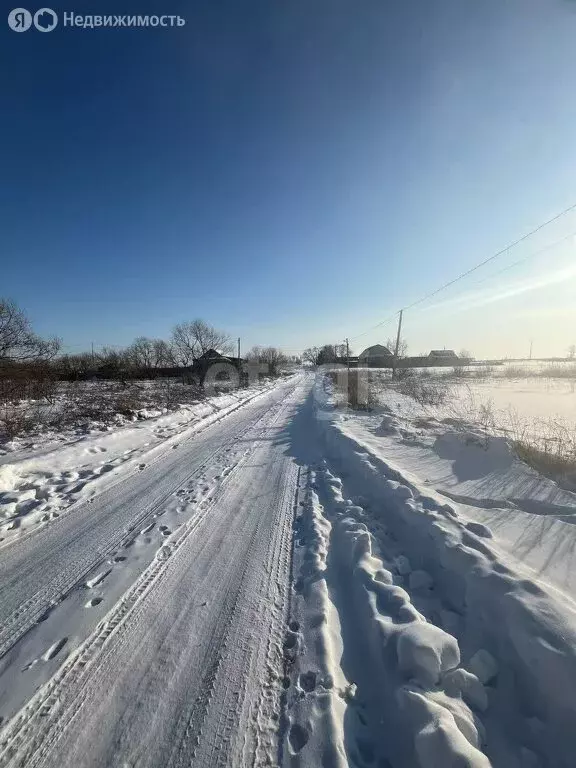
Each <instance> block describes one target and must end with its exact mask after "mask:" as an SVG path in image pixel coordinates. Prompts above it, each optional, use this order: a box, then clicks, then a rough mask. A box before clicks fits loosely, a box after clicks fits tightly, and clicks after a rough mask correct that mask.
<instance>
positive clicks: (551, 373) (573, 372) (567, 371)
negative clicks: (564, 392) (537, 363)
mask: <svg viewBox="0 0 576 768" xmlns="http://www.w3.org/2000/svg"><path fill="white" fill-rule="evenodd" d="M538 375H539V376H542V377H544V378H550V379H576V365H548V366H546V368H543V369H542V370H541V371H539V373H538Z"/></svg>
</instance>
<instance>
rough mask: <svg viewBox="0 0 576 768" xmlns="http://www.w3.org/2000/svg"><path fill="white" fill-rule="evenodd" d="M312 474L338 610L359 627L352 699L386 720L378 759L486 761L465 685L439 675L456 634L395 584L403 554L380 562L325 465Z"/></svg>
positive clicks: (446, 667)
mask: <svg viewBox="0 0 576 768" xmlns="http://www.w3.org/2000/svg"><path fill="white" fill-rule="evenodd" d="M318 475H319V476H318V485H319V487H320V488H321V491H319V492H320V496H321V498H322V499H323V500H324V499H326V502H325V509H324V513H325V515H326V516H327V517H328V518H329V519H330V522H331V526H332V528H331V534H330V554H329V571H330V570H331V571H333V572H334V575H333V576H332V581H331V583H332V584H334V585H339V586H335V587H334V588H336V589H340V597H339V613H340V616H341V618H342V617H344V618H342V620H343V621H345V622H348V623H349V624H350V626H353V627H354V628H355V631H356V632H359V633H361V634H362V636H363V638H364V644H363V647H364V648H365V649H366V650H367V654H366V655H364V654H362V655H360V653H359V652H358V651H357V652H356V658H355V659H354V660H353V661H352V662H350V665H351V669H355V670H356V672H357V674H358V676H359V677H358V681H359V687H358V691H357V695H356V696H355V699H356V698H357V699H358V701H359V702H361V701H362V700H363V699H364V698H366V697H370V696H374V697H375V699H376V701H375V702H374V705H375V706H374V709H375V711H379V715H380V717H381V719H382V722H384V723H385V724H386V725H385V732H386V738H385V745H381V748H382V749H383V750H385V755H386V759H389V760H390V761H391V762H392V763H393V764H397V765H406V766H420V768H429V767H431V766H436V765H437V766H443V767H444V768H445V767H446V766H454V768H456V766H468V767H469V768H485V767H486V766H489V765H490V763H489V761H488V759H487V758H486V757H485V756H484V755H483V754H482V752H481V748H482V743H483V733H484V729H483V726H482V723H481V722H480V720H479V717H478V715H477V714H476V713H473V712H472V710H471V709H470V708H469V706H468V704H467V703H466V702H465V701H464V699H463V697H462V696H461V694H462V689H463V688H466V685H465V684H462V685H458V684H457V682H456V681H454V680H452V684H451V686H450V691H449V692H447V691H446V690H445V688H444V678H445V677H446V676H447V675H448V674H450V673H452V672H453V671H454V670H457V669H458V667H459V664H460V650H459V646H458V641H457V640H456V638H455V637H453V636H452V635H450V634H449V633H448V632H446V631H445V630H443V629H442V628H440V627H438V626H435V625H434V624H432V623H429V622H428V621H427V620H426V618H425V617H424V616H423V615H422V614H421V613H420V612H419V611H418V610H417V609H416V608H415V607H414V605H413V604H412V602H411V599H410V595H409V593H408V592H407V591H406V590H405V589H403V588H402V587H401V586H400V585H399V584H398V583H397V581H398V580H399V579H402V573H404V574H407V572H408V571H409V563H408V558H404V560H402V559H401V558H396V560H395V561H394V562H391V563H384V562H383V560H382V559H381V558H380V557H378V556H377V555H376V554H375V552H374V549H373V547H374V540H373V537H372V534H371V533H370V531H369V529H368V527H367V525H366V524H365V523H364V522H363V517H364V510H363V508H362V506H360V505H359V504H353V503H352V502H351V501H350V500H348V499H345V498H344V497H343V495H342V482H341V481H340V480H339V478H337V477H334V475H332V474H331V472H330V471H329V470H328V469H327V467H326V466H325V467H324V468H323V469H322V471H321V472H319V473H318ZM407 566H408V568H407ZM401 572H402V573H401ZM344 636H346V632H345V633H344ZM350 653H352V654H353V653H354V652H353V651H350V650H349V651H348V654H350ZM469 679H470V680H472V679H474V680H475V685H476V688H474V692H475V694H476V698H481V693H480V690H482V689H483V686H482V684H481V683H480V681H478V680H477V679H476V678H475V677H474V675H472V674H471V673H470V674H469ZM354 682H356V680H354ZM471 686H472V684H471V683H470V685H469V686H468V687H471ZM369 688H372V689H373V691H372V693H370V691H369ZM468 698H469V700H470V701H474V700H475V697H474V695H472V696H469V697H468Z"/></svg>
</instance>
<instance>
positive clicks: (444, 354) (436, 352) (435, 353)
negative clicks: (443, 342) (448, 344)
mask: <svg viewBox="0 0 576 768" xmlns="http://www.w3.org/2000/svg"><path fill="white" fill-rule="evenodd" d="M428 357H434V358H437V359H439V360H442V362H443V363H445V362H446V361H447V360H458V359H459V358H458V355H457V354H456V352H454V350H453V349H433V350H432V351H431V352H430V354H429V355H428Z"/></svg>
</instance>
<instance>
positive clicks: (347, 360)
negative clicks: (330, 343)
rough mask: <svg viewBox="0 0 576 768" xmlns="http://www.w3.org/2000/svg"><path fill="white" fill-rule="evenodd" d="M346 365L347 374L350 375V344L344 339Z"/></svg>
mask: <svg viewBox="0 0 576 768" xmlns="http://www.w3.org/2000/svg"><path fill="white" fill-rule="evenodd" d="M346 365H347V366H348V373H350V343H349V342H348V339H346Z"/></svg>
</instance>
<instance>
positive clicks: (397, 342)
mask: <svg viewBox="0 0 576 768" xmlns="http://www.w3.org/2000/svg"><path fill="white" fill-rule="evenodd" d="M403 312H404V310H403V309H401V310H400V314H399V315H398V333H397V334H396V349H395V350H394V360H393V362H392V366H393V367H392V378H393V379H394V378H396V364H397V363H398V350H399V349H400V334H401V333H402V314H403Z"/></svg>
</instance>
